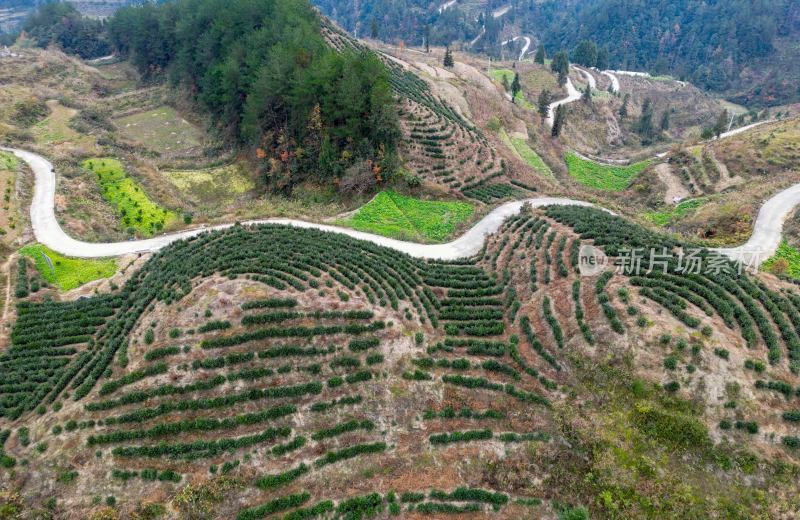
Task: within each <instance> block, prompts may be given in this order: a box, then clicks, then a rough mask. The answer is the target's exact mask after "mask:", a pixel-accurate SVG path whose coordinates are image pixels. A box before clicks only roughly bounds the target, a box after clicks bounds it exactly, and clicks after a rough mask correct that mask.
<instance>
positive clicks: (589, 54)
mask: <svg viewBox="0 0 800 520" xmlns="http://www.w3.org/2000/svg"><path fill="white" fill-rule="evenodd" d="M572 61H573V62H575V63H577V64H578V65H583V66H584V67H594V66H595V65H597V44H595V43H594V42H593V41H589V40H583V41H582V42H580V43H579V44H578V46H577V47H575V50H573V51H572Z"/></svg>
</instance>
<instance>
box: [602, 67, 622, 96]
mask: <svg viewBox="0 0 800 520" xmlns="http://www.w3.org/2000/svg"><path fill="white" fill-rule="evenodd" d="M600 74H602V75H603V76H606V77H607V78H608V79H610V80H611V90H612V92H619V78H618V77H616V76H615V75H614V74H613V73H611V72H609V71H607V70H604V71H601V72H600Z"/></svg>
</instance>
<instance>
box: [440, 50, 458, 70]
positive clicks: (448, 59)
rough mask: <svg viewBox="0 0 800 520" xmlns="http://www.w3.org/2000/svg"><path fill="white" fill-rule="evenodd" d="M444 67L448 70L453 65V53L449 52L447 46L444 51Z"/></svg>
mask: <svg viewBox="0 0 800 520" xmlns="http://www.w3.org/2000/svg"><path fill="white" fill-rule="evenodd" d="M443 64H444V66H445V67H447V68H448V69H450V68H452V67H453V65H455V62H454V61H453V52H452V51H451V50H450V46H449V45H448V46H447V47H446V48H445V50H444V62H443Z"/></svg>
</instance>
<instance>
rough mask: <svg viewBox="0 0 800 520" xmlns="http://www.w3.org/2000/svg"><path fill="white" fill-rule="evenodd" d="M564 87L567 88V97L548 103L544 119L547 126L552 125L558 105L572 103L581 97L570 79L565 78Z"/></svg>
mask: <svg viewBox="0 0 800 520" xmlns="http://www.w3.org/2000/svg"><path fill="white" fill-rule="evenodd" d="M565 87H566V89H567V97H565V98H564V99H559V100H558V101H554V102H552V103H550V110H549V111H548V114H547V118H546V119H545V122H547V126H550V127H552V126H553V117H554V116H555V113H556V108H558V107H559V106H560V105H566V104H567V103H572V102H573V101H577V100H579V99H580V98H581V93H580V92H579V91H578V89H576V88H575V85H573V84H572V80H571V79H569V78H567V84H566V85H565Z"/></svg>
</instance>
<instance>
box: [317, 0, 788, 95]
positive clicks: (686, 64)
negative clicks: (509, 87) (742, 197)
mask: <svg viewBox="0 0 800 520" xmlns="http://www.w3.org/2000/svg"><path fill="white" fill-rule="evenodd" d="M316 3H317V4H318V5H319V6H320V8H321V9H322V10H323V12H325V13H326V14H328V15H330V16H332V17H334V18H335V19H336V20H337V21H339V22H340V23H342V24H343V25H344V26H345V27H346V28H348V29H350V30H354V29H357V28H358V29H359V34H360V35H361V36H377V37H378V38H382V39H387V40H403V41H405V42H406V43H408V44H413V45H421V44H422V42H423V39H424V38H425V35H426V34H429V35H430V38H429V40H430V41H431V42H433V43H434V44H445V43H454V42H461V43H462V44H464V45H467V44H468V43H471V45H469V47H470V48H471V49H473V50H478V51H484V52H487V53H488V54H490V55H499V52H500V45H499V44H500V42H501V41H504V40H505V39H507V38H509V37H512V36H518V35H520V34H529V35H532V36H536V37H538V38H539V39H540V40H542V41H543V42H544V44H545V47H546V49H547V51H548V55H550V56H552V55H554V54H555V52H556V51H558V50H561V49H570V50H572V49H574V48H575V47H576V46H577V45H578V44H579V43H580V42H581V41H583V40H592V41H594V42H595V43H596V44H597V46H598V47H601V48H602V47H604V46H607V47H608V50H609V57H610V62H609V66H610V67H611V68H616V69H627V70H641V71H649V72H651V73H654V74H670V75H672V76H674V77H677V78H680V79H684V80H689V81H692V82H693V83H695V84H697V85H698V86H700V87H703V88H708V89H710V90H715V91H719V92H725V93H727V94H730V95H734V96H737V100H738V101H741V102H745V103H760V104H765V105H767V104H781V103H787V102H792V101H794V100H796V99H798V97H800V89H798V82H799V81H800V62H798V60H797V59H796V56H797V50H796V42H797V39H798V35H800V4H798V3H797V2H796V1H792V0H776V1H767V0H755V1H752V0H732V1H718V0H711V1H702V0H677V1H671V0H669V1H668V0H583V1H567V2H564V1H560V0H545V1H542V2H535V1H523V2H511V3H509V2H503V1H488V2H478V3H476V2H463V1H461V0H457V1H456V2H455V3H454V4H451V5H449V6H448V7H447V8H446V9H441V10H440V8H441V7H442V5H443V4H444V2H436V3H433V4H431V3H423V2H419V1H416V0H391V1H388V2H387V1H384V0H380V1H370V0H366V1H359V2H347V1H346V2H336V1H331V0H316ZM356 6H357V7H356ZM503 6H508V7H509V10H508V11H507V12H505V14H503V15H502V16H499V17H497V18H494V17H493V16H492V15H491V13H493V12H494V13H496V14H497V13H499V12H501V11H498V9H499V8H500V7H503ZM484 26H485V29H486V32H485V33H483V34H482V36H481V37H480V38H477V36H478V34H481V31H482V28H483V27H484ZM373 29H376V30H373ZM531 50H534V48H532V49H531Z"/></svg>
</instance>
